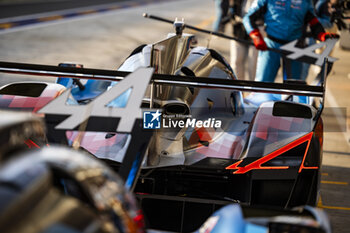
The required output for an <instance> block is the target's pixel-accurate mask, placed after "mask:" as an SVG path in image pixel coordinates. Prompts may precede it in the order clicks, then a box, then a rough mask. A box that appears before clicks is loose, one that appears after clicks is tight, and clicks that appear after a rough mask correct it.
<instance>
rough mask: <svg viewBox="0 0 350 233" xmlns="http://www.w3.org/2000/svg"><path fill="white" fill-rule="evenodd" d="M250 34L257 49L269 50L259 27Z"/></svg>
mask: <svg viewBox="0 0 350 233" xmlns="http://www.w3.org/2000/svg"><path fill="white" fill-rule="evenodd" d="M249 36H250V37H251V38H252V40H253V43H254V45H255V48H256V49H258V50H262V51H265V50H267V45H266V43H265V41H264V38H263V37H262V35H261V34H260V31H259V30H258V29H254V30H253V31H252V32H251V33H249Z"/></svg>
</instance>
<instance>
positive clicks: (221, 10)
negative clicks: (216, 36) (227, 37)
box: [213, 0, 229, 32]
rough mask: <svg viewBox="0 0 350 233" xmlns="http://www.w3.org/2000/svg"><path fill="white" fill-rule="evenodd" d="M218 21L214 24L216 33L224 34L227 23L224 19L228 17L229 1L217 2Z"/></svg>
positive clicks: (218, 0) (220, 0)
mask: <svg viewBox="0 0 350 233" xmlns="http://www.w3.org/2000/svg"><path fill="white" fill-rule="evenodd" d="M215 11H216V20H215V21H214V24H213V30H214V31H215V32H224V31H225V23H223V19H224V18H225V17H227V15H228V11H229V0H215Z"/></svg>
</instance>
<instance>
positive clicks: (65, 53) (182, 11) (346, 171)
mask: <svg viewBox="0 0 350 233" xmlns="http://www.w3.org/2000/svg"><path fill="white" fill-rule="evenodd" d="M136 2H137V1H136ZM90 7H91V9H92V10H93V9H94V7H93V6H90ZM144 12H148V13H152V14H156V15H159V16H163V17H167V18H170V19H173V18H175V17H179V18H182V17H183V18H185V20H186V22H187V23H189V24H192V25H197V26H199V27H206V28H210V27H211V23H212V21H213V19H214V15H215V12H214V3H213V1H212V0H182V1H181V0H175V1H162V2H161V3H154V4H147V5H143V6H136V7H129V8H125V9H116V10H113V11H108V12H104V13H92V14H87V15H84V16H79V17H75V18H70V19H60V20H52V21H45V22H42V23H38V24H34V25H27V26H23V27H17V28H16V30H7V31H6V30H3V31H1V32H0V60H1V61H13V62H28V63H38V64H50V65H57V64H58V63H60V62H65V61H72V62H77V63H80V64H84V66H85V67H88V68H104V69H115V68H117V67H118V65H119V64H121V62H122V61H123V59H124V58H126V57H127V56H128V55H129V53H130V52H131V51H132V50H133V49H134V48H135V47H137V46H139V45H140V44H145V43H152V42H155V41H158V40H161V39H163V38H165V37H166V35H167V33H168V32H172V31H173V28H172V26H171V25H168V24H164V23H160V22H156V21H153V20H149V19H144V18H143V17H142V13H144ZM4 21H6V20H4V19H2V22H4ZM198 41H199V44H200V45H203V46H207V45H208V44H209V46H210V47H211V48H215V49H217V50H219V51H220V52H222V53H223V54H224V56H225V57H226V58H227V60H229V41H227V40H224V39H220V38H215V37H210V36H207V35H202V34H198ZM332 56H333V57H337V58H339V60H338V61H337V62H336V63H335V65H334V68H333V71H332V73H331V75H330V76H329V79H328V82H327V96H326V107H327V110H326V112H325V114H324V117H323V120H324V122H325V124H326V127H325V131H326V132H325V135H324V157H323V167H322V183H321V199H320V202H319V207H321V208H325V209H326V211H327V212H328V214H329V215H330V218H331V220H332V225H333V227H334V232H348V229H349V228H350V222H349V221H348V219H349V216H350V186H349V183H350V144H349V143H350V142H349V140H350V131H349V124H350V123H349V113H348V110H349V109H350V108H349V107H350V66H349V60H350V51H344V50H341V49H340V48H339V47H338V46H336V47H335V49H334V52H333V54H332ZM20 80H46V81H47V80H49V81H54V79H52V78H51V79H50V78H49V79H47V78H43V77H26V76H19V75H5V74H0V85H3V84H5V83H9V82H13V81H20ZM331 131H336V132H331Z"/></svg>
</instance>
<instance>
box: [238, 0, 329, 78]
mask: <svg viewBox="0 0 350 233" xmlns="http://www.w3.org/2000/svg"><path fill="white" fill-rule="evenodd" d="M258 19H263V20H264V23H265V27H266V28H265V31H266V34H267V37H266V38H265V39H264V40H262V43H263V44H264V45H263V46H261V45H258V46H257V44H256V43H255V41H254V44H255V45H256V47H257V48H258V49H260V50H266V51H259V55H258V64H257V71H256V77H255V80H256V81H263V82H274V80H275V77H276V75H277V72H278V69H279V67H280V60H281V55H280V54H279V53H276V52H272V51H269V50H267V46H268V47H270V48H276V49H278V48H279V47H280V46H282V45H284V44H286V43H289V42H290V41H293V40H296V39H299V38H301V37H302V35H303V31H304V25H305V24H306V23H308V24H309V25H310V28H311V30H312V34H313V36H314V37H315V38H320V37H321V36H322V38H323V39H324V33H325V32H324V29H323V27H322V25H321V24H320V23H319V21H318V20H317V18H316V17H315V15H314V8H313V4H312V1H311V0H257V2H256V5H255V6H253V7H252V8H251V9H250V10H249V12H248V13H247V14H246V15H245V16H244V18H243V24H244V26H245V28H246V30H247V33H248V34H250V35H251V37H252V34H254V33H255V34H256V33H258V32H257V31H256V30H258V27H257V25H256V21H257V20H258ZM259 36H260V37H261V35H259ZM252 38H253V40H254V37H252ZM261 38H262V37H261ZM264 41H265V42H264ZM259 46H260V47H259ZM301 70H302V63H301V62H298V61H292V60H289V59H283V78H284V79H300V72H301Z"/></svg>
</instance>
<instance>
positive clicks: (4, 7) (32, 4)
mask: <svg viewBox="0 0 350 233" xmlns="http://www.w3.org/2000/svg"><path fill="white" fill-rule="evenodd" d="M122 1H124V2H125V1H126V0H46V1H40V0H21V1H19V0H17V1H16V0H14V1H0V19H4V18H9V17H18V16H27V15H32V14H39V13H48V12H53V11H60V10H67V9H74V8H81V7H89V6H96V5H102V4H114V3H116V2H122ZM134 1H135V0H134ZM136 1H137V0H136Z"/></svg>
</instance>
